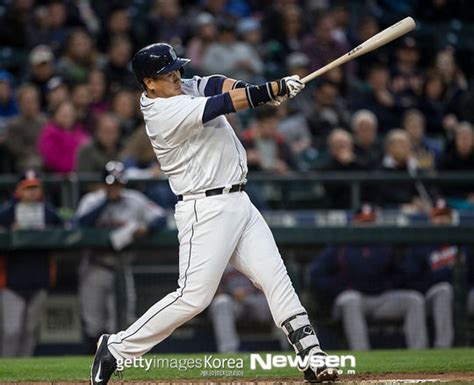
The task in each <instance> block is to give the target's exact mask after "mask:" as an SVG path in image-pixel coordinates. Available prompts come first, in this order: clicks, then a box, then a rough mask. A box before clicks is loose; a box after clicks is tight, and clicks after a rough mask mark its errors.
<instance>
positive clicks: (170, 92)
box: [91, 43, 337, 384]
mask: <svg viewBox="0 0 474 385" xmlns="http://www.w3.org/2000/svg"><path fill="white" fill-rule="evenodd" d="M188 62H189V59H183V58H179V57H177V55H176V52H175V50H174V49H173V48H172V47H171V46H170V45H168V44H163V43H157V44H152V45H150V46H147V47H145V48H142V49H141V50H140V51H138V52H137V53H136V54H135V56H134V57H133V59H132V68H133V71H134V72H135V75H136V77H137V79H138V81H139V82H140V83H141V84H142V86H143V88H144V90H145V91H144V92H143V94H142V96H141V100H140V106H141V110H142V113H143V116H144V119H145V123H146V131H147V134H148V136H149V138H150V141H151V144H152V147H153V149H154V151H155V153H156V156H157V158H158V162H159V163H160V165H161V169H162V171H163V173H165V174H166V175H167V176H168V178H169V183H170V186H171V189H172V190H173V192H174V193H175V194H176V196H177V200H178V202H177V204H176V207H175V220H176V225H177V229H178V240H179V279H178V288H177V290H176V291H174V292H172V293H170V294H168V295H167V296H165V297H164V298H163V299H161V300H160V301H158V302H157V303H155V304H154V305H153V306H152V307H151V308H150V309H149V310H148V311H147V312H145V314H144V315H143V316H142V317H140V318H139V319H138V320H137V321H136V322H135V323H133V324H132V325H131V326H130V327H129V328H128V329H126V330H123V331H120V332H118V333H117V334H112V335H105V334H104V335H102V336H101V337H100V339H99V341H98V343H97V351H96V355H95V358H94V361H93V363H92V366H91V383H92V384H106V383H107V382H108V381H109V379H110V376H111V375H112V373H113V372H114V371H115V369H116V366H117V359H132V358H133V357H136V356H140V355H143V354H145V353H146V352H148V351H149V350H150V349H151V348H152V347H153V346H155V345H156V344H158V343H160V342H161V341H163V340H164V339H165V338H166V337H168V336H169V335H170V334H171V333H172V332H173V331H174V330H175V329H176V328H177V327H179V326H180V325H182V324H183V323H185V322H186V321H188V320H190V319H191V318H193V317H194V316H196V315H197V314H199V313H200V312H202V311H203V310H204V309H205V308H206V307H207V306H208V305H209V304H210V303H211V301H212V299H213V297H214V293H215V292H216V290H217V287H218V285H219V281H220V279H221V276H222V274H223V272H224V270H225V268H226V266H227V264H228V263H230V264H231V265H233V266H234V267H235V268H236V269H237V270H239V271H240V272H242V273H243V274H244V275H246V276H247V277H248V278H249V279H250V280H251V281H252V282H253V283H254V284H255V286H257V287H258V288H260V289H261V290H262V291H263V293H264V294H265V296H266V298H267V300H268V303H269V307H270V311H271V313H272V316H273V320H274V322H275V323H276V325H277V326H279V327H281V328H282V329H283V331H284V332H285V333H286V335H287V338H288V340H289V342H290V343H291V344H292V346H293V347H294V349H295V352H296V353H297V354H298V355H300V356H301V357H307V356H308V357H311V356H313V355H324V354H325V353H324V352H323V351H322V350H321V348H320V345H319V340H318V338H317V336H316V333H315V331H314V329H313V327H312V326H311V324H310V321H309V318H308V315H307V313H306V311H305V309H304V308H303V306H302V305H301V303H300V300H299V299H298V296H297V295H296V292H295V290H294V288H293V286H292V283H291V281H290V279H289V277H288V274H287V271H286V268H285V265H284V264H283V260H282V258H281V256H280V253H279V252H278V248H277V246H276V244H275V240H274V239H273V236H272V233H271V231H270V229H269V227H268V226H267V224H266V223H265V221H264V219H263V217H262V215H261V214H260V213H259V212H258V210H257V209H256V208H255V207H254V206H253V205H252V203H251V202H250V200H249V197H248V195H247V194H246V193H245V192H244V189H245V183H246V175H247V159H246V155H245V150H244V148H243V146H242V144H241V143H240V142H239V140H238V138H237V136H236V135H235V133H234V131H233V129H232V127H231V126H230V124H229V123H228V121H227V119H226V117H225V114H230V113H233V112H236V111H241V110H245V109H248V108H256V107H258V106H260V105H263V104H265V103H275V102H276V103H278V102H281V101H282V100H284V99H286V98H291V97H294V96H296V95H297V94H298V93H299V92H300V91H301V90H302V89H303V88H304V84H303V83H302V82H301V81H300V80H299V77H298V76H289V77H286V78H283V79H280V80H277V81H272V82H268V83H264V84H260V85H257V86H255V85H250V84H247V83H245V82H243V81H240V80H233V79H229V78H226V77H224V76H221V75H214V76H209V77H203V78H200V77H197V76H195V77H193V78H192V79H189V80H184V79H182V78H181V75H182V67H183V66H184V65H185V64H187V63H188ZM311 361H313V362H314V361H316V360H310V359H306V360H305V362H307V363H308V364H307V365H306V366H304V367H301V368H300V370H301V371H303V372H304V377H305V380H306V381H310V382H320V381H323V380H334V379H335V378H336V376H337V373H336V371H335V370H331V369H329V368H327V367H325V366H320V367H315V366H313V365H312V363H311Z"/></svg>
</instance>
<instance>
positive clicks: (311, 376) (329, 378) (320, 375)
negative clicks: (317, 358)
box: [303, 351, 338, 382]
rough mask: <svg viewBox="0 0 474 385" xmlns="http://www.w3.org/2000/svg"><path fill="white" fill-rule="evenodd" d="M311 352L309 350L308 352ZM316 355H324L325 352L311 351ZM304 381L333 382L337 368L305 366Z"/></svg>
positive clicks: (335, 378) (336, 374)
mask: <svg viewBox="0 0 474 385" xmlns="http://www.w3.org/2000/svg"><path fill="white" fill-rule="evenodd" d="M310 354H311V352H310ZM313 354H316V355H322V356H325V355H326V353H324V352H323V351H319V352H318V353H313ZM303 373H304V382H333V381H336V380H337V377H338V372H337V368H328V367H327V366H321V367H316V368H311V366H310V367H309V368H307V369H306V370H305V371H304V372H303Z"/></svg>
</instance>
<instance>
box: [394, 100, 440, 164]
mask: <svg viewBox="0 0 474 385" xmlns="http://www.w3.org/2000/svg"><path fill="white" fill-rule="evenodd" d="M425 125H426V122H425V117H424V115H423V114H422V113H421V112H420V111H418V110H415V109H411V110H408V111H406V112H405V113H404V114H403V118H402V126H403V129H404V130H405V131H406V132H407V134H408V136H409V138H410V143H411V154H412V156H413V157H414V158H415V159H416V162H417V165H418V168H419V169H420V170H424V171H427V170H434V169H435V168H436V167H437V165H438V164H439V162H440V157H441V146H440V145H439V144H438V143H436V142H435V141H434V140H432V139H430V138H428V137H427V136H426V135H425Z"/></svg>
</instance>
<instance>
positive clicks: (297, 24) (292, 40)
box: [279, 4, 304, 55]
mask: <svg viewBox="0 0 474 385" xmlns="http://www.w3.org/2000/svg"><path fill="white" fill-rule="evenodd" d="M281 17H282V23H281V24H280V25H279V26H280V28H281V31H280V34H279V41H280V44H281V49H282V52H284V54H285V55H287V54H288V53H289V52H294V51H300V50H301V49H302V47H301V44H300V42H301V38H302V37H303V36H302V34H303V27H304V19H303V10H302V9H301V8H300V7H299V6H298V5H297V4H286V5H285V6H284V7H283V9H282V15H281Z"/></svg>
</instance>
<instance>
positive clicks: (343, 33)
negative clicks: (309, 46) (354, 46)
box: [329, 2, 351, 46]
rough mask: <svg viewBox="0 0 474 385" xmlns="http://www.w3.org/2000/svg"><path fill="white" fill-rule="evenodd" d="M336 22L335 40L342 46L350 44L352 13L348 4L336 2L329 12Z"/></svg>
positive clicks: (333, 33)
mask: <svg viewBox="0 0 474 385" xmlns="http://www.w3.org/2000/svg"><path fill="white" fill-rule="evenodd" d="M329 13H330V14H331V16H332V18H333V20H334V30H333V32H332V36H333V38H334V39H335V40H336V41H338V42H340V43H341V44H344V45H346V46H347V45H348V44H349V27H350V22H351V18H350V13H349V9H348V7H347V5H346V4H344V3H342V2H335V4H334V5H333V6H332V8H331V10H330V11H329Z"/></svg>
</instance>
